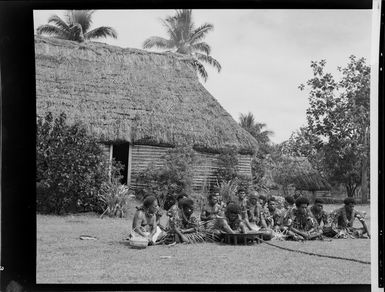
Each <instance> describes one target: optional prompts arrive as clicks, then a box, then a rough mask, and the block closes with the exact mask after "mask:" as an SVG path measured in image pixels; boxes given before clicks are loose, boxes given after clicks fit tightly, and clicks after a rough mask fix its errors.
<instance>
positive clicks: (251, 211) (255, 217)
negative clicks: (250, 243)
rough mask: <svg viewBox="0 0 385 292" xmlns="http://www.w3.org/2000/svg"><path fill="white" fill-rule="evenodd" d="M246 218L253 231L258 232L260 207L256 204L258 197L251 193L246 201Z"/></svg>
mask: <svg viewBox="0 0 385 292" xmlns="http://www.w3.org/2000/svg"><path fill="white" fill-rule="evenodd" d="M247 218H248V221H249V223H250V225H251V227H252V228H253V229H254V230H258V229H259V228H258V225H259V224H260V221H261V205H260V204H259V202H258V195H257V194H255V193H252V194H250V195H249V199H248V201H247Z"/></svg>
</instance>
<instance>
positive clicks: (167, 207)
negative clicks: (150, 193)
mask: <svg viewBox="0 0 385 292" xmlns="http://www.w3.org/2000/svg"><path fill="white" fill-rule="evenodd" d="M175 203H176V198H175V197H174V196H172V195H168V196H167V197H166V200H165V201H164V205H163V209H165V210H166V211H168V210H170V208H171V207H172V206H173V205H174V204H175Z"/></svg>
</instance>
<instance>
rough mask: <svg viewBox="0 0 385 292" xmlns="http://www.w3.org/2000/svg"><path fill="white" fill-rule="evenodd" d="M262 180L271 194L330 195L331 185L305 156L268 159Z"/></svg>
mask: <svg viewBox="0 0 385 292" xmlns="http://www.w3.org/2000/svg"><path fill="white" fill-rule="evenodd" d="M269 162H270V164H268V165H267V168H266V172H265V175H264V177H263V182H264V184H265V185H266V187H267V188H268V189H270V193H271V194H273V195H285V193H286V194H289V195H292V196H294V195H297V196H298V195H299V196H304V197H307V198H309V199H310V200H314V199H315V198H324V197H330V196H331V192H330V191H331V189H332V187H331V185H330V184H329V182H328V181H327V180H326V179H325V178H323V177H322V176H321V175H320V174H319V173H318V172H317V171H316V170H315V169H314V168H313V167H312V165H311V164H310V162H309V161H308V159H307V158H306V157H292V156H282V158H281V160H280V161H272V160H271V161H269Z"/></svg>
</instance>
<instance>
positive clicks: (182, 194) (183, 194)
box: [176, 193, 188, 202]
mask: <svg viewBox="0 0 385 292" xmlns="http://www.w3.org/2000/svg"><path fill="white" fill-rule="evenodd" d="M183 198H188V196H187V194H185V193H180V194H179V195H177V196H176V200H177V201H178V202H179V200H181V199H183Z"/></svg>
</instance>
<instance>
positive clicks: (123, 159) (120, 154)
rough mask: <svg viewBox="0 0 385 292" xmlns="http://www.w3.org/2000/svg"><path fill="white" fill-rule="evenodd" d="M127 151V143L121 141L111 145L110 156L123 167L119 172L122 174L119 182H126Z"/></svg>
mask: <svg viewBox="0 0 385 292" xmlns="http://www.w3.org/2000/svg"><path fill="white" fill-rule="evenodd" d="M128 151H129V143H122V144H117V145H113V147H112V158H114V159H115V160H116V161H119V162H120V163H121V164H122V165H123V166H124V168H123V169H122V171H121V172H120V173H121V175H122V176H123V177H122V179H121V180H120V182H121V183H122V184H127V171H128Z"/></svg>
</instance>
